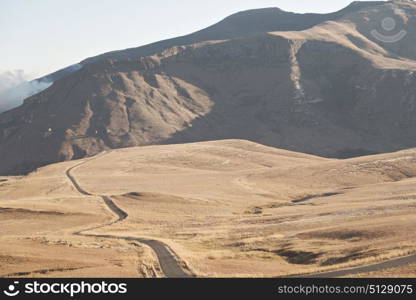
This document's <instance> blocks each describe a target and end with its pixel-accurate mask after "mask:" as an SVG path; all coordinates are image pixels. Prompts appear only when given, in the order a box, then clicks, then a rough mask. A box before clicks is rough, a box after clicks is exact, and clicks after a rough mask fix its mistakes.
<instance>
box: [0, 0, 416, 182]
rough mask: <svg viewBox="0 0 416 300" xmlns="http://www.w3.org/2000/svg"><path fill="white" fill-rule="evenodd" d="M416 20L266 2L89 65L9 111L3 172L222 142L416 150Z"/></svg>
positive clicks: (357, 151) (4, 116)
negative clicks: (388, 22) (390, 24)
mask: <svg viewBox="0 0 416 300" xmlns="http://www.w3.org/2000/svg"><path fill="white" fill-rule="evenodd" d="M415 15H416V4H415V3H414V2H413V1H405V0H402V1H399V0H396V1H388V2H377V1H374V2H355V3H352V4H351V5H350V6H348V7H347V8H345V9H343V10H340V11H339V12H336V13H333V14H324V15H319V14H305V15H299V14H292V13H289V12H284V11H282V10H279V9H277V8H268V9H259V10H252V11H246V12H240V13H237V14H235V15H232V16H230V17H228V18H226V19H225V20H223V21H222V22H220V23H218V24H216V25H214V26H213V27H210V28H207V29H204V30H202V31H200V32H198V33H195V34H194V35H191V36H188V37H187V38H184V37H182V38H178V39H174V40H170V41H164V42H160V43H157V44H152V45H147V46H144V47H139V48H134V49H127V50H123V51H116V52H111V53H107V54H105V55H99V56H97V57H95V58H91V59H88V60H86V61H84V62H82V63H81V64H80V66H79V67H78V68H75V69H73V68H72V69H73V71H72V72H71V73H70V74H67V73H65V72H64V73H65V74H66V75H65V76H64V75H62V74H63V73H59V74H61V75H62V76H61V75H59V77H60V78H59V79H58V80H56V81H54V82H53V84H52V85H51V86H50V87H48V88H47V89H45V90H44V91H42V92H40V93H38V94H36V95H33V96H32V97H29V98H27V99H26V100H25V101H24V104H23V105H21V106H19V107H17V108H14V109H12V110H10V111H6V112H3V113H1V114H0V156H1V157H2V162H1V164H0V174H1V175H5V176H8V175H22V174H26V173H28V172H30V171H33V170H34V169H36V168H37V167H40V166H44V165H48V164H51V163H56V162H60V161H67V160H75V159H80V158H84V157H88V156H91V155H95V154H97V153H100V152H101V151H104V150H109V149H118V148H125V147H135V146H148V145H155V144H172V143H189V142H200V141H207V140H221V139H245V140H251V141H254V142H257V143H261V144H264V145H268V146H272V147H276V148H281V149H286V150H291V151H296V152H302V153H310V154H314V155H318V156H324V157H333V158H348V157H355V156H360V155H368V154H377V153H386V152H392V151H397V150H402V149H408V148H413V147H416V143H415V141H416V135H415V133H416V118H415V110H416V105H415V103H416V90H415V86H416V73H415V70H416V60H415V59H416V51H415V47H414V45H415V43H416V40H415V36H416V34H415V33H416V18H415ZM386 17H390V18H393V19H394V22H395V23H394V24H395V30H394V31H393V32H390V35H392V34H393V33H394V34H396V33H397V32H396V31H398V32H400V30H402V31H405V32H406V33H407V34H406V35H405V36H403V38H402V39H400V40H399V41H397V42H396V43H393V44H391V43H385V42H382V41H380V40H378V39H377V38H375V37H374V35H373V34H372V32H373V30H378V31H377V32H380V33H384V34H387V33H386V32H383V31H382V28H381V26H382V24H383V20H385V19H386ZM51 76H52V75H51ZM25 145H30V147H26V146H25Z"/></svg>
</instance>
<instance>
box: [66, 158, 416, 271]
mask: <svg viewBox="0 0 416 300" xmlns="http://www.w3.org/2000/svg"><path fill="white" fill-rule="evenodd" d="M104 154H106V153H105V152H103V153H102V154H100V155H97V156H95V157H93V158H91V159H88V160H84V161H82V162H80V163H78V164H76V165H74V166H72V167H71V168H69V169H67V170H66V176H67V177H68V178H69V180H70V181H71V183H72V184H73V186H74V187H75V189H76V190H77V191H78V192H79V193H81V194H82V195H85V196H97V197H101V199H102V200H103V202H104V203H105V204H106V206H107V207H108V209H109V210H110V211H111V212H112V213H113V214H114V215H115V216H116V217H117V218H116V219H115V220H113V221H111V222H109V223H106V224H103V225H100V226H96V227H92V228H87V229H84V230H82V231H78V232H75V233H74V234H75V235H80V236H87V237H97V238H106V239H117V240H126V241H136V242H139V243H142V244H145V245H147V246H149V247H151V248H152V249H153V251H154V252H155V253H156V255H157V257H158V260H159V264H160V266H161V268H162V271H163V273H164V274H165V276H166V277H169V278H191V277H195V276H194V275H190V274H189V273H187V272H185V271H184V270H183V268H182V267H181V264H180V262H179V261H178V260H177V258H176V257H177V255H175V254H173V251H172V250H170V249H169V248H168V246H167V245H165V244H163V243H162V242H159V241H156V240H149V239H145V238H136V237H125V236H114V235H98V234H88V233H85V232H87V231H91V230H94V229H99V228H104V227H106V226H110V225H113V224H116V223H118V222H121V221H123V220H124V219H126V218H127V217H128V213H127V212H125V211H124V210H122V209H121V208H120V207H118V206H117V205H116V204H115V203H114V201H113V200H112V199H111V198H110V197H109V196H105V195H94V194H91V193H89V192H88V191H86V190H85V189H83V188H82V187H81V185H80V184H79V182H78V181H77V180H76V178H75V176H74V175H73V174H72V173H71V172H72V171H73V170H74V169H75V168H78V167H80V166H81V165H83V164H86V163H87V162H89V161H90V160H92V159H97V158H98V157H100V156H102V155H104ZM302 200H303V201H305V200H311V199H302ZM299 202H301V201H299ZM415 262H416V254H414V255H410V256H406V257H400V258H395V259H391V260H388V261H384V262H380V263H376V264H372V265H366V266H361V267H355V268H349V269H342V270H336V271H330V272H322V273H315V274H306V275H296V276H291V277H293V278H334V277H343V276H350V275H355V274H359V273H368V272H375V271H381V270H384V269H388V268H394V267H400V266H403V265H406V264H410V263H415Z"/></svg>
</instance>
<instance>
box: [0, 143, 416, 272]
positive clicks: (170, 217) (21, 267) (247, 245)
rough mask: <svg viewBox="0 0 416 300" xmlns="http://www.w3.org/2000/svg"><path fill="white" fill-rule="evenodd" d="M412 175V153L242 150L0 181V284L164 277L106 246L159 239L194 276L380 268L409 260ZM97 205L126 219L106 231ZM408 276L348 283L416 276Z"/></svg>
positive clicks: (415, 192) (56, 167)
mask: <svg viewBox="0 0 416 300" xmlns="http://www.w3.org/2000/svg"><path fill="white" fill-rule="evenodd" d="M68 172H69V174H70V176H72V177H73V178H74V180H75V181H76V183H77V184H78V185H79V187H78V188H81V189H82V191H83V193H86V194H83V193H80V192H79V191H78V190H77V187H75V186H74V184H73V183H72V181H71V179H70V178H68ZM415 176H416V150H414V149H410V150H405V151H400V152H396V153H390V154H382V155H374V156H366V157H360V158H353V159H346V160H338V159H327V158H320V157H317V156H311V155H306V154H300V153H295V152H290V151H286V150H279V149H276V148H271V147H266V146H263V145H260V144H256V143H253V142H248V141H243V140H223V141H213V142H201V143H192V144H178V145H164V146H147V147H133V148H126V149H120V150H114V151H107V152H103V153H101V154H100V155H98V156H95V157H92V158H87V159H84V160H80V161H70V162H63V163H58V164H53V165H49V166H47V167H43V168H41V169H39V170H37V171H36V172H33V173H31V174H29V175H27V176H23V177H2V178H1V180H2V182H1V183H0V199H1V200H0V216H1V218H0V225H1V228H2V231H1V235H0V262H1V263H0V276H2V277H7V276H24V277H30V276H53V277H66V276H91V277H96V276H105V277H163V276H164V275H165V274H164V272H163V270H162V268H161V267H160V265H159V260H158V259H157V257H156V255H155V253H154V251H153V250H152V249H151V248H149V247H148V246H147V245H146V244H144V243H141V242H138V241H129V240H122V239H114V238H113V239H110V238H106V236H112V237H134V238H140V239H144V240H156V241H159V242H160V243H161V244H163V245H165V246H166V248H167V249H169V251H170V252H171V253H173V254H174V257H175V259H176V260H177V261H178V264H179V265H180V266H181V268H182V269H183V270H184V272H185V273H187V274H189V275H190V276H198V277H240V276H249V277H251V276H260V277H272V276H289V275H290V276H296V275H301V274H303V275H305V274H316V273H319V272H324V271H333V270H339V269H348V268H351V267H355V266H366V265H371V264H374V263H380V262H384V261H389V260H392V259H395V258H398V257H404V256H408V255H412V254H415V253H416V245H415V243H414V241H415V239H416V236H415V235H416V233H415V231H414V230H413V228H414V226H415V223H416V218H415V209H416V184H415V179H413V178H414V177H415ZM101 196H105V197H108V198H109V199H111V201H113V203H114V204H115V206H117V207H118V208H119V209H120V211H123V212H125V213H126V215H127V217H125V218H124V219H121V220H119V221H118V222H117V220H115V219H117V218H116V216H115V213H114V209H111V208H109V206H108V205H106V204H105V202H104V201H103V198H101ZM114 222H115V223H114ZM111 223H112V224H111ZM108 224H110V225H108ZM80 232H81V233H82V234H81V235H79V233H80ZM76 233H78V234H76ZM88 235H90V236H88ZM94 235H95V236H94ZM97 236H100V237H97ZM415 259H416V258H415ZM414 266H415V265H414V263H413V264H411V265H408V264H405V265H400V266H394V267H393V268H386V269H383V270H378V271H377V272H373V273H368V274H366V273H363V274H358V275H354V276H366V275H368V276H392V277H396V276H414V275H415V267H414Z"/></svg>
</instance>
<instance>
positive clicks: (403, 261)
mask: <svg viewBox="0 0 416 300" xmlns="http://www.w3.org/2000/svg"><path fill="white" fill-rule="evenodd" d="M415 262H416V254H413V255H409V256H405V257H399V258H395V259H391V260H387V261H384V262H380V263H376V264H372V265H367V266H362V267H355V268H350V269H344V270H337V271H331V272H323V273H317V274H310V275H301V276H293V277H296V278H334V277H343V276H350V275H355V274H360V273H369V272H376V271H381V270H384V269H389V268H395V267H400V266H403V265H407V264H411V263H415Z"/></svg>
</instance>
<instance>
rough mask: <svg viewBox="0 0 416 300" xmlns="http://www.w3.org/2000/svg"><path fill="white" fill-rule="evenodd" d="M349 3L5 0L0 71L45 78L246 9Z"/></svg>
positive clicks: (314, 8) (0, 11) (311, 8)
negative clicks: (86, 61)
mask: <svg viewBox="0 0 416 300" xmlns="http://www.w3.org/2000/svg"><path fill="white" fill-rule="evenodd" d="M350 2H351V1H350V0H209V1H207V0H203V1H198V0H154V1H144V0H143V1H140V0H0V73H1V72H4V71H7V70H17V69H21V70H24V72H25V73H28V74H30V75H31V77H34V76H40V75H45V74H47V73H50V72H52V71H55V70H57V69H59V68H62V67H65V66H68V65H71V64H73V63H77V62H79V61H81V60H83V59H84V58H87V57H90V56H94V55H97V54H100V53H103V52H107V51H111V50H117V49H124V48H129V47H137V46H140V45H144V44H148V43H150V42H154V41H158V40H162V39H166V38H171V37H175V36H179V35H184V34H188V33H191V32H193V31H196V30H199V29H202V28H204V27H207V26H209V25H211V24H213V23H216V22H218V21H220V20H221V19H223V18H224V17H226V16H228V15H230V14H232V13H235V12H238V11H241V10H246V9H252V8H261V7H279V8H281V9H284V10H287V11H294V12H332V11H336V10H339V9H341V8H343V7H345V6H347V5H348V4H349V3H350Z"/></svg>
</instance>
